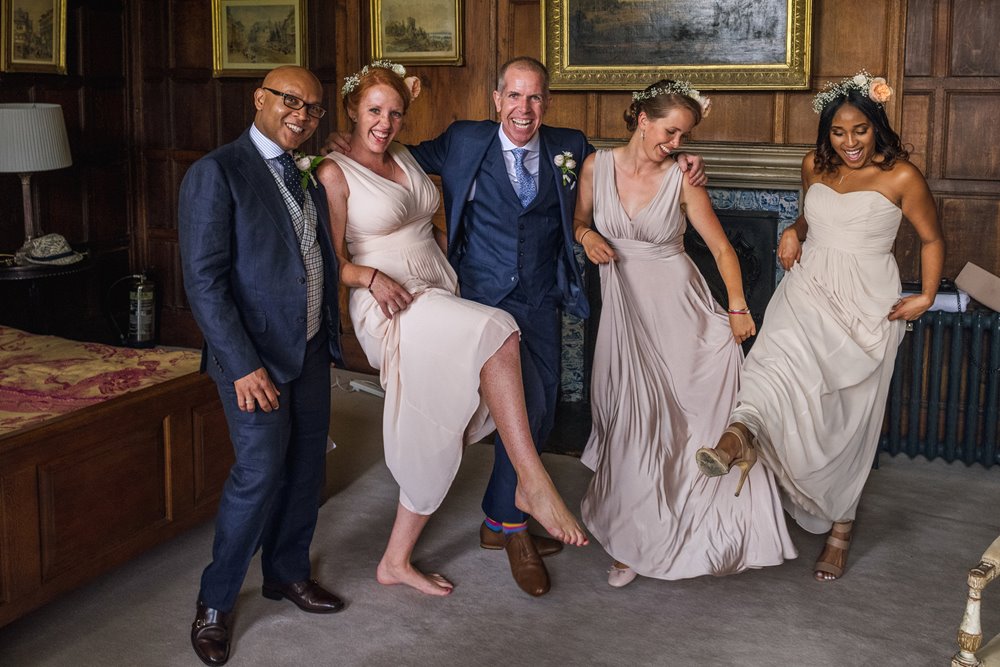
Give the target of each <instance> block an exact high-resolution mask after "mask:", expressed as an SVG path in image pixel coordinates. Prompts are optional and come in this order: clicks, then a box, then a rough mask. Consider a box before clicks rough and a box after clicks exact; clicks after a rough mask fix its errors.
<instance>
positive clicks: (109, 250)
mask: <svg viewBox="0 0 1000 667" xmlns="http://www.w3.org/2000/svg"><path fill="white" fill-rule="evenodd" d="M129 53H130V51H129V50H128V49H127V48H126V34H125V9H124V4H123V3H122V2H120V1H117V0H68V2H67V20H66V65H67V70H68V74H66V75H56V74H10V73H0V102H46V103H54V104H60V105H62V108H63V115H64V117H65V119H66V131H67V134H68V136H69V143H70V151H71V153H72V156H73V165H72V166H71V167H68V168H66V169H60V170H57V171H49V172H39V173H37V174H35V175H34V176H32V183H33V185H34V191H35V203H36V205H35V216H36V220H37V221H38V223H39V225H40V226H41V228H42V230H43V231H44V232H47V233H51V232H55V233H59V234H62V235H63V236H65V237H66V238H67V240H69V242H70V243H72V244H73V245H74V246H76V247H79V248H85V249H89V250H90V252H91V254H92V255H93V256H94V257H95V258H96V261H95V268H94V269H93V270H90V271H87V272H85V273H81V274H77V275H75V276H73V277H72V278H70V279H56V278H53V279H46V280H44V281H40V282H39V283H38V284H36V286H35V287H36V288H37V289H38V290H39V292H40V293H41V298H42V300H43V301H44V302H45V304H44V308H45V309H46V310H47V318H46V319H47V320H48V324H49V325H50V326H51V328H52V329H53V330H54V331H56V332H58V333H61V334H64V335H71V336H76V337H79V338H89V339H110V337H111V330H110V328H109V327H108V326H107V325H106V323H105V321H104V319H103V315H102V309H101V299H102V297H103V296H104V294H105V291H106V290H107V288H108V287H109V286H110V284H111V282H112V281H114V280H115V279H116V278H118V277H120V276H122V275H125V274H126V273H127V272H128V270H129V254H130V231H131V230H132V229H133V228H134V224H133V220H132V218H131V214H130V211H131V206H130V202H131V201H132V198H133V195H134V188H133V187H132V184H133V180H132V177H131V176H132V175H131V173H130V145H131V131H130V114H129V89H128V85H127V68H128V60H129ZM0 150H3V147H0ZM23 240H24V215H23V210H22V198H21V187H20V181H19V180H18V178H17V176H16V175H15V174H0V252H2V253H7V254H11V253H13V252H14V251H15V250H16V249H17V248H19V247H20V246H21V243H22V241H23ZM26 288H27V286H26V285H23V284H17V283H10V282H5V283H3V284H2V285H0V299H2V302H3V309H2V310H0V322H4V323H8V324H13V325H15V326H29V325H30V322H28V321H27V320H26V319H24V318H23V316H24V315H25V313H26V312H27V311H28V310H29V307H28V305H27V301H26V299H27V294H26V292H27V289H26Z"/></svg>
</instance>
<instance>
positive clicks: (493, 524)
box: [483, 517, 503, 533]
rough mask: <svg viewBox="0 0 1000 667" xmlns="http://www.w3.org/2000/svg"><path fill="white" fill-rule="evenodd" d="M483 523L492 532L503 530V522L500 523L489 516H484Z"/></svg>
mask: <svg viewBox="0 0 1000 667" xmlns="http://www.w3.org/2000/svg"><path fill="white" fill-rule="evenodd" d="M483 523H485V524H486V527H487V528H489V529H490V530H492V531H493V532H494V533H499V532H500V531H502V530H503V524H502V523H500V522H499V521H494V520H493V519H491V518H489V517H486V518H485V519H484V520H483Z"/></svg>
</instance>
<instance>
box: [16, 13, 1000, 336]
mask: <svg viewBox="0 0 1000 667" xmlns="http://www.w3.org/2000/svg"><path fill="white" fill-rule="evenodd" d="M463 5H464V21H463V26H464V31H465V32H464V35H463V42H464V44H465V63H464V65H463V66H460V67H450V66H411V67H410V68H409V69H410V73H412V74H417V75H419V76H420V78H421V81H422V84H423V94H422V95H421V98H420V99H419V100H417V102H416V103H415V104H414V105H413V106H412V107H411V109H410V113H409V115H408V117H407V122H406V127H405V128H404V130H403V132H402V134H401V136H400V139H401V140H403V141H406V142H414V141H419V140H420V139H423V138H427V137H432V136H435V135H436V134H437V133H439V132H441V131H442V130H444V129H445V128H446V127H447V126H448V125H449V124H450V123H451V122H452V121H454V120H457V119H464V118H469V119H480V118H491V117H493V115H494V110H493V102H492V99H491V93H492V91H493V88H494V87H495V83H496V82H495V77H496V70H497V68H498V66H499V65H500V64H501V63H502V62H503V61H504V60H506V59H508V58H510V57H512V56H514V55H519V54H528V55H533V56H536V57H538V56H540V54H541V48H540V47H541V44H540V42H541V34H542V18H541V6H540V0H466V1H465V2H464V3H463ZM69 8H70V10H69V12H70V13H69V23H68V30H67V33H68V38H69V41H68V52H69V58H68V60H69V63H68V64H69V68H70V72H71V74H70V75H69V76H55V75H25V74H22V75H12V74H3V75H0V83H2V85H0V101H24V100H25V99H35V100H39V101H51V102H59V103H61V104H63V105H64V107H65V109H66V116H67V125H68V128H69V132H70V141H71V145H72V149H73V156H74V166H73V167H72V168H70V169H66V170H62V171H60V172H50V173H46V174H40V175H38V176H37V177H36V178H37V184H38V186H39V188H38V189H39V194H40V197H39V199H40V204H41V206H40V210H41V215H42V216H43V217H42V220H43V225H45V229H46V230H51V231H58V232H60V233H63V234H64V235H66V236H67V238H69V239H70V240H71V241H72V242H74V243H77V244H84V245H88V246H89V247H90V248H92V249H93V250H94V251H95V252H96V254H97V255H98V256H99V257H100V259H101V266H102V269H101V272H100V274H99V275H100V277H101V280H103V282H104V285H106V284H107V283H108V281H109V280H111V279H113V278H114V277H115V276H116V275H121V274H124V273H125V272H126V271H127V269H128V266H126V263H125V260H126V258H128V259H129V260H130V262H129V266H130V267H131V269H132V270H139V269H147V270H150V271H151V272H153V273H154V275H155V276H156V278H157V282H158V285H159V288H160V297H161V336H160V340H161V341H163V342H167V343H174V344H187V345H197V344H198V343H199V341H200V335H199V333H198V331H197V328H196V327H195V326H194V323H193V321H192V319H191V317H190V313H189V310H188V308H187V304H186V301H185V299H184V294H183V288H182V285H181V275H180V268H179V261H178V257H177V231H176V209H177V206H176V204H177V191H178V188H179V186H180V181H181V178H183V175H184V172H185V171H186V169H187V167H188V166H189V165H190V164H191V163H192V162H193V161H195V160H196V159H198V158H199V157H201V156H202V155H204V154H205V153H206V152H208V151H209V150H211V149H212V148H214V147H216V146H218V145H220V144H222V143H225V142H228V141H231V140H233V139H234V138H236V137H237V136H238V135H239V134H240V133H241V132H242V131H243V130H244V129H246V127H247V126H248V125H249V124H250V122H251V121H252V117H253V116H252V106H251V103H250V96H251V93H252V91H253V89H254V88H255V87H256V85H257V84H258V79H257V78H213V77H212V27H211V26H212V21H211V3H209V2H205V1H204V0H143V1H142V2H138V1H136V2H129V3H125V2H121V1H115V0H69ZM369 12H370V2H369V0H338V1H337V2H329V1H320V0H308V2H307V25H308V35H307V42H308V47H307V51H308V60H309V65H310V67H311V68H312V69H313V70H314V71H315V72H316V73H317V75H318V76H319V77H320V79H321V80H322V81H323V82H324V84H325V94H326V105H327V107H328V108H330V109H331V113H330V114H328V115H327V117H326V118H325V119H324V120H323V121H322V122H321V124H320V128H319V130H318V131H317V136H316V138H315V139H314V140H313V141H312V142H311V143H310V144H309V145H308V146H307V148H308V149H310V150H315V149H317V148H318V146H319V144H320V143H321V140H322V137H324V136H325V135H326V133H327V132H329V131H331V130H334V129H337V128H345V127H346V122H345V121H346V117H345V114H344V112H343V110H342V109H341V108H340V96H339V88H340V83H341V80H342V77H343V76H345V75H347V74H349V73H352V72H354V71H356V70H357V69H359V68H360V66H361V65H362V64H364V63H365V62H367V61H368V60H369V58H370V41H369V39H368V35H369V34H370V32H369V24H370V15H369ZM813 16H814V22H813V28H812V35H813V42H812V45H813V46H812V53H813V57H812V85H811V88H812V89H811V90H809V91H750V92H736V91H717V92H713V93H711V95H712V97H713V98H714V99H713V101H714V106H713V113H712V116H711V117H710V118H709V119H708V120H706V121H705V123H703V124H702V126H700V127H699V128H697V130H696V133H695V137H694V138H695V140H703V141H723V142H738V143H740V144H751V145H753V144H757V143H760V144H766V143H779V144H811V143H813V142H814V141H815V132H816V129H815V128H816V116H815V114H813V112H812V108H811V101H812V96H813V94H814V93H815V91H816V90H817V89H819V88H820V87H821V86H822V84H823V83H824V82H826V81H828V80H831V79H840V78H842V77H844V76H847V75H850V74H853V73H854V72H856V71H857V70H858V69H859V68H861V67H865V68H867V69H868V70H869V71H870V72H872V73H876V74H882V75H885V76H886V78H887V79H889V81H890V84H891V85H893V86H894V87H895V88H896V90H897V91H900V90H902V91H904V94H902V95H897V96H895V97H894V98H893V100H892V101H891V102H890V104H889V107H888V111H889V114H890V117H891V118H892V119H893V122H894V125H895V126H896V127H897V129H900V128H901V134H902V136H903V139H904V141H905V142H908V143H910V144H912V145H913V148H914V150H913V160H914V161H915V162H916V163H917V164H918V165H919V166H920V167H921V168H922V169H924V170H925V171H926V173H927V175H928V178H929V181H930V183H931V187H932V189H933V191H934V193H935V195H936V197H937V199H938V206H939V210H940V212H941V217H942V221H943V223H944V226H945V230H946V235H947V238H948V241H949V252H948V259H947V262H946V271H945V272H946V275H950V276H954V275H955V274H956V273H957V271H958V269H960V268H961V266H962V265H963V264H964V262H965V261H966V260H972V261H975V262H976V263H978V264H981V265H982V266H984V267H986V268H988V269H990V270H992V271H994V272H1000V229H998V227H1000V222H998V209H1000V149H998V148H997V147H996V145H995V142H992V141H988V140H987V141H984V140H983V139H984V137H990V136H992V135H994V134H995V132H991V130H992V129H993V127H994V125H995V122H994V121H993V119H992V117H991V116H990V114H989V109H990V107H991V105H995V104H996V102H997V95H998V91H1000V56H998V55H997V54H998V52H997V50H996V49H995V48H994V46H993V35H994V34H995V32H996V29H997V28H998V27H1000V5H998V4H997V3H995V2H993V1H992V0H909V1H908V2H907V0H813ZM859 31H860V33H861V34H863V38H861V37H859ZM904 44H905V45H906V47H905V51H904ZM904 53H905V73H906V75H905V78H904V76H903V72H904ZM628 103H629V93H628V92H622V91H608V92H574V91H557V92H555V93H554V95H553V104H552V106H551V108H550V111H549V115H548V117H547V119H546V120H547V122H549V123H550V124H553V125H565V126H571V127H578V128H580V129H582V130H584V131H585V132H586V133H587V134H588V136H590V137H591V138H593V139H594V140H621V139H626V138H627V136H626V131H625V127H624V123H623V121H622V119H621V114H622V111H624V109H625V107H626V106H627V104H628ZM17 186H18V183H17V180H16V179H15V178H13V177H10V176H8V177H6V178H3V179H0V216H2V217H0V219H2V220H4V221H9V222H5V224H4V225H2V226H0V244H2V247H3V248H11V249H13V248H16V247H17V245H19V243H20V235H21V222H20V215H21V214H20V197H19V191H18V187H17ZM897 255H898V257H899V259H900V265H901V269H902V273H903V276H904V278H905V279H912V278H915V277H916V276H917V275H918V273H919V263H918V253H917V244H916V241H915V239H914V238H913V235H912V233H910V232H909V231H908V230H904V232H903V234H902V236H901V239H900V243H899V244H898V252H897ZM109 267H112V268H109ZM104 285H101V286H97V285H95V286H93V287H92V288H91V292H92V294H91V296H90V297H88V299H87V300H86V303H88V304H90V305H89V306H88V308H90V309H91V310H96V308H97V305H96V304H97V302H98V301H99V297H100V290H101V289H103V286H104Z"/></svg>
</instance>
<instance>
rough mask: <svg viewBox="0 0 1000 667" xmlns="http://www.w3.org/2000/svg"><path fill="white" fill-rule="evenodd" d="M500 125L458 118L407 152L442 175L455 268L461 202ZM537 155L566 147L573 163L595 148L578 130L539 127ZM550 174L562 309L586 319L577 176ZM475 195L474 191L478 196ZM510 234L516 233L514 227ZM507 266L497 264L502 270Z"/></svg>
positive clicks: (555, 171)
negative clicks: (558, 228)
mask: <svg viewBox="0 0 1000 667" xmlns="http://www.w3.org/2000/svg"><path fill="white" fill-rule="evenodd" d="M498 128H499V125H498V124H497V123H495V122H493V121H488V120H483V121H457V122H455V123H452V124H451V125H450V126H449V127H448V129H447V130H445V132H444V133H443V134H442V135H441V136H439V137H437V138H436V139H431V140H430V141H425V142H423V143H421V144H419V145H417V146H412V147H410V152H411V153H412V154H413V156H414V157H415V158H416V160H417V162H418V163H420V166H421V168H423V170H424V171H426V172H428V173H430V174H438V175H440V176H441V184H442V189H443V190H444V207H445V219H446V221H447V227H448V259H449V260H450V261H451V263H452V265H453V266H455V268H456V270H457V268H458V266H457V264H458V261H457V260H458V257H457V256H456V253H457V252H458V251H459V249H460V248H461V246H462V243H461V240H462V238H463V235H464V234H465V230H464V228H463V216H464V212H465V205H466V203H467V200H468V198H469V192H470V191H471V190H472V184H473V183H475V180H476V177H477V175H478V173H479V168H480V165H481V164H482V162H483V159H484V158H485V157H486V151H487V149H488V148H489V146H490V144H492V143H493V140H494V139H496V137H497V133H498V132H499V129H498ZM538 134H539V137H540V139H541V142H540V144H539V151H540V155H539V159H540V160H550V161H551V160H553V159H554V158H555V156H556V155H559V154H560V153H562V152H563V151H569V152H570V153H572V154H573V158H574V159H575V160H576V163H577V167H578V168H579V167H580V166H581V165H583V159H584V158H585V157H586V156H587V155H589V154H590V153H592V152H593V150H594V149H593V148H592V147H591V146H590V144H589V143H587V138H586V137H585V136H584V135H583V133H582V132H580V131H579V130H572V129H568V128H563V127H549V126H548V125H542V126H541V127H540V128H539V130H538ZM552 173H553V178H554V179H555V180H556V182H555V187H556V190H557V192H558V194H559V211H560V218H561V223H562V231H563V253H562V258H561V261H560V263H559V267H557V268H558V270H557V276H558V280H559V283H560V285H559V286H560V288H561V289H562V293H563V303H562V307H563V309H564V310H565V311H566V312H568V313H571V314H573V315H576V316H577V317H587V316H588V315H589V314H590V308H589V306H588V305H587V295H586V293H585V292H584V290H583V276H582V274H581V271H580V268H579V265H578V264H577V262H576V257H575V255H574V254H573V211H574V210H575V209H576V189H575V185H576V178H572V180H571V181H570V183H565V184H564V183H563V182H562V172H561V171H560V170H559V169H558V168H556V167H555V166H554V165H553V172H552ZM477 196H478V195H477ZM510 233H511V234H512V235H514V234H516V233H517V232H516V229H515V227H514V226H512V227H511V232H510ZM506 268H508V267H497V270H498V271H500V270H504V269H506Z"/></svg>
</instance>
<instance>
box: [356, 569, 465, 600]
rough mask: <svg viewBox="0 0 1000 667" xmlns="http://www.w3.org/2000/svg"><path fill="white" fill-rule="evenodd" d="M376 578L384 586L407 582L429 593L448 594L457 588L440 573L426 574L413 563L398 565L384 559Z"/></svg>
mask: <svg viewBox="0 0 1000 667" xmlns="http://www.w3.org/2000/svg"><path fill="white" fill-rule="evenodd" d="M375 579H376V580H377V581H378V583H380V584H382V585H384V586H392V585H395V584H405V585H407V586H409V587H410V588H415V589H417V590H418V591H420V592H421V593H426V594H427V595H437V596H442V595H448V594H449V593H451V591H452V589H454V588H455V584H453V583H451V582H450V581H448V580H447V579H445V578H444V577H443V576H441V575H440V574H438V573H436V572H431V573H429V574H424V573H423V572H421V571H420V570H418V569H417V568H415V567H413V564H412V563H406V565H404V566H403V567H397V566H392V565H389V564H388V563H386V562H385V561H382V562H381V563H379V564H378V569H377V570H375Z"/></svg>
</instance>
